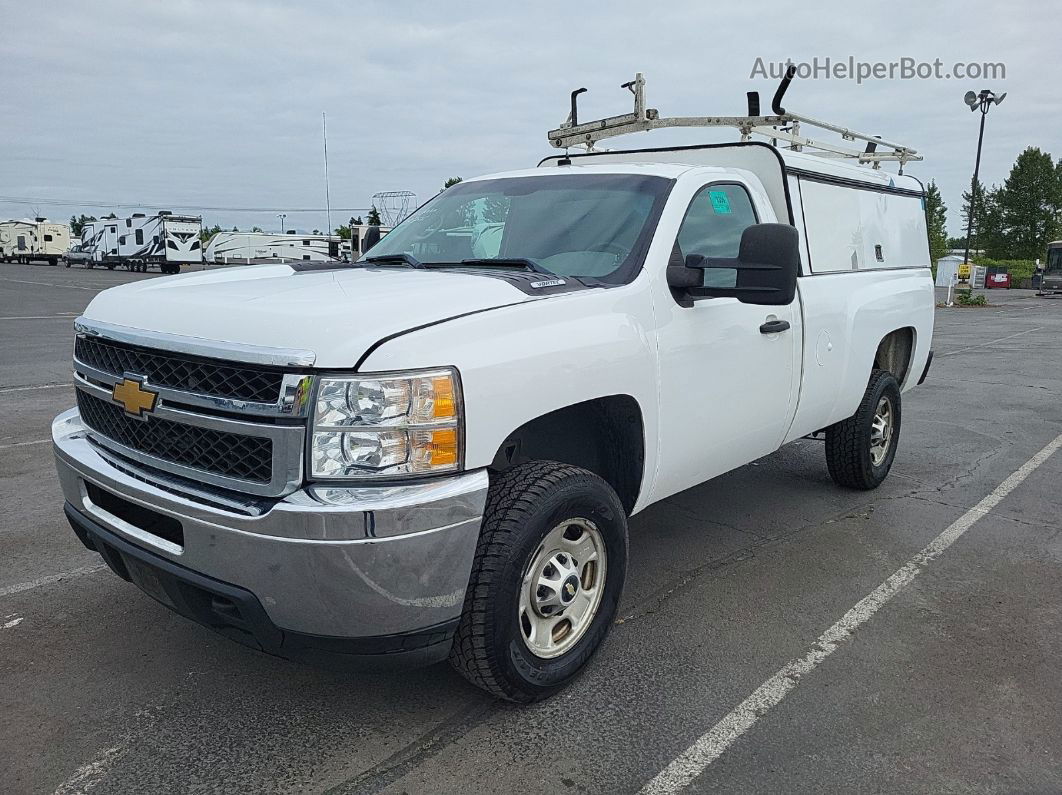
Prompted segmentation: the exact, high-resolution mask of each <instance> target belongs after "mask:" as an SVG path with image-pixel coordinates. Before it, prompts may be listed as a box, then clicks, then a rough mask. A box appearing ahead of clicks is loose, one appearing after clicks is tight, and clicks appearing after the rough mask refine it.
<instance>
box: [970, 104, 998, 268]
mask: <svg viewBox="0 0 1062 795" xmlns="http://www.w3.org/2000/svg"><path fill="white" fill-rule="evenodd" d="M1006 96H1007V92H1006V91H1004V92H1003V93H1002V94H1000V95H999V96H996V95H995V94H993V93H992V92H991V91H989V90H988V89H987V88H985V89H983V90H982V91H981V93H980V94H975V93H974V92H973V91H967V92H966V96H965V97H963V102H965V103H966V104H967V105H968V106H969V107H970V111H971V112H972V111H975V110H980V111H981V129H980V131H979V132H978V133H977V160H976V161H975V162H974V173H973V183H972V184H971V185H970V212H969V217H968V218H967V219H966V253H965V254H963V256H962V264H963V265H969V264H970V238H971V237H972V235H973V221H974V215H975V214H976V212H977V194H978V193H980V190H979V189H980V185H981V183H980V182H978V176H977V175H978V174H979V173H980V171H981V142H982V141H983V140H984V137H985V116H987V115H988V109H989V108H990V107H992V105H998V104H999V103H1001V102H1002V101H1003V100H1004V98H1005V97H1006Z"/></svg>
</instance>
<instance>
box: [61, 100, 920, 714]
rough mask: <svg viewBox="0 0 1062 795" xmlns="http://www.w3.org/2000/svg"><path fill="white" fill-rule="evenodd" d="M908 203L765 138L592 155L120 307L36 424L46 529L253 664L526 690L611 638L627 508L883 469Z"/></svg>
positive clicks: (889, 438)
mask: <svg viewBox="0 0 1062 795" xmlns="http://www.w3.org/2000/svg"><path fill="white" fill-rule="evenodd" d="M636 112H641V113H643V114H645V111H644V108H643V109H641V110H638V109H637V108H636ZM651 113H652V114H655V111H653V112H651ZM573 117H574V113H573ZM764 118H766V119H767V121H766V122H763V121H762V119H764ZM777 118H782V119H783V121H784V119H785V117H782V116H775V117H757V118H754V119H753V123H756V124H764V123H767V124H770V123H772V121H771V119H777ZM606 121H607V120H606ZM643 121H645V122H646V123H648V122H659V119H658V118H657V117H655V116H651V117H650V116H645V118H644V119H643ZM773 123H779V124H780V123H781V122H773ZM562 129H568V130H573V129H574V130H575V131H578V129H580V126H579V125H577V124H575V122H574V119H572V120H570V121H569V123H568V125H567V127H566V128H562ZM552 135H553V134H552V133H551V141H554V142H555V143H556V141H557V140H560V139H559V138H557V139H554V138H553V137H552ZM869 149H870V148H869V147H868V151H869ZM889 151H892V152H893V153H894V154H895V153H896V152H899V154H900V157H901V163H902V162H903V161H904V160H906V159H917V158H913V157H911V155H912V154H913V152H911V151H908V150H902V149H898V148H894V149H891V150H889ZM855 159H856V160H859V159H861V158H855ZM883 159H885V160H887V159H888V158H883ZM873 162H875V163H877V162H879V161H877V160H874V161H873ZM922 193H923V192H922V187H921V185H920V183H918V182H917V181H916V180H915V179H913V178H910V177H902V176H898V175H896V174H887V173H883V171H882V170H879V169H876V168H873V167H871V166H869V165H857V164H853V163H851V162H845V161H844V160H843V159H837V158H833V159H829V158H823V157H819V156H817V155H814V154H810V153H808V152H806V151H805V152H798V151H789V150H785V151H781V150H780V149H778V148H776V147H774V146H771V145H768V144H766V143H754V142H740V143H734V144H728V145H713V146H702V147H689V148H682V149H657V150H640V151H625V152H601V153H598V152H595V151H592V150H591V151H589V152H588V153H586V154H582V155H574V154H573V155H571V156H558V157H554V158H550V159H547V160H546V161H544V162H543V163H542V164H541V166H540V167H538V168H534V169H529V170H523V171H514V172H510V173H504V174H495V175H491V176H486V177H481V178H478V179H470V180H467V181H465V182H463V183H460V184H458V185H456V186H454V187H452V188H450V189H448V190H446V191H445V192H443V193H442V194H441V195H439V196H438V197H437V198H435V199H433V200H432V201H430V202H429V203H428V204H426V205H425V206H423V207H422V208H420V209H419V210H418V211H417V212H416V213H414V214H413V215H412V216H411V217H410V218H408V219H407V220H406V221H404V222H403V223H402V224H401V225H399V226H398V227H397V228H395V230H394V231H392V232H391V233H390V234H389V235H387V237H386V238H384V239H383V240H382V241H381V242H380V243H379V244H378V245H377V246H376V247H375V248H373V249H372V250H371V251H370V252H368V254H367V255H366V256H364V257H362V258H361V259H360V260H359V261H358V262H356V263H352V264H344V263H335V262H329V263H296V264H292V265H287V264H285V265H263V266H254V267H243V268H229V269H225V270H220V271H213V272H209V273H206V272H204V273H194V274H186V275H181V276H174V277H172V278H161V279H155V280H150V281H141V282H137V283H133V284H127V285H123V286H120V287H115V288H112V289H110V290H107V291H105V292H103V293H101V294H99V295H98V296H97V297H96V298H95V299H94V300H93V301H92V302H91V304H90V305H89V306H88V308H87V309H86V310H85V312H84V315H83V317H80V318H79V319H78V320H77V321H76V342H75V348H74V373H75V376H74V377H75V380H76V396H77V407H76V408H74V409H71V410H70V411H67V412H65V413H63V414H61V415H60V416H59V417H57V418H56V420H55V423H54V426H53V437H54V443H55V452H56V458H57V464H58V472H59V479H60V481H61V483H62V487H63V491H64V494H65V498H66V508H65V510H66V515H67V517H68V518H69V520H70V522H71V524H72V526H73V528H74V530H75V531H76V533H77V535H78V536H79V537H80V539H81V540H82V541H83V542H84V543H85V545H87V546H88V547H89V548H90V549H95V550H97V551H98V552H99V553H100V554H101V555H102V556H103V558H104V559H105V560H106V561H107V563H108V564H109V565H110V566H111V568H112V569H113V570H114V571H115V572H116V573H117V574H118V575H120V576H121V577H123V578H125V579H127V580H132V581H133V582H134V583H136V584H137V585H139V586H140V587H141V588H142V589H143V590H145V591H147V592H148V593H149V594H151V595H152V596H154V597H155V598H157V599H158V600H160V601H162V602H163V603H165V604H166V605H168V606H169V607H171V608H173V609H175V610H176V611H178V612H179V613H182V614H184V615H185V616H187V617H189V618H191V619H193V620H195V621H198V622H200V623H202V624H204V625H206V626H208V627H211V628H213V629H215V630H217V631H219V632H222V633H224V634H226V635H228V636H230V637H232V638H233V639H236V640H238V641H240V642H243V643H245V644H248V645H250V646H252V647H254V648H257V649H261V650H264V651H266V652H269V653H272V654H276V655H280V656H284V657H288V658H294V659H302V660H315V661H324V662H331V663H342V662H355V663H358V664H369V665H371V664H374V663H375V664H378V665H383V666H387V667H390V666H392V665H393V664H395V663H397V662H404V663H419V664H426V663H431V662H435V661H441V660H445V659H447V658H449V659H450V661H451V662H452V663H453V664H454V666H455V667H456V668H457V669H458V670H459V671H460V672H461V673H462V674H464V675H465V676H466V677H468V678H469V679H470V680H471V681H472V682H474V683H475V684H477V685H479V686H481V687H483V688H485V689H486V690H488V691H490V692H491V693H494V694H496V695H497V696H499V697H501V698H506V699H510V700H514V701H532V700H535V699H539V698H543V697H545V696H548V695H550V694H552V693H554V692H555V691H557V690H558V689H560V688H561V687H563V686H564V685H566V684H567V683H568V682H569V681H570V680H571V679H572V678H573V677H574V676H575V675H576V673H577V672H578V671H579V670H580V669H582V668H583V666H584V665H585V664H586V662H587V661H588V659H589V658H590V657H591V656H592V654H593V653H594V652H595V650H596V649H597V647H598V646H599V644H600V643H601V642H602V640H603V639H604V637H605V636H606V635H607V634H608V631H609V629H610V626H611V624H612V623H613V620H614V616H615V613H616V609H617V605H618V603H619V601H620V598H621V595H622V590H623V583H624V577H625V574H626V569H627V562H628V561H627V557H628V552H627V521H628V517H630V516H631V515H633V514H636V513H638V512H639V511H641V510H642V509H644V508H645V507H646V506H648V505H650V504H652V503H654V502H656V501H658V500H662V499H665V498H667V497H668V496H670V495H672V494H675V493H676V492H679V491H681V490H683V489H686V488H689V487H690V486H693V485H695V484H697V483H700V482H702V481H704V480H707V479H709V478H713V477H715V476H717V475H720V474H722V473H724V472H727V471H728V470H731V469H734V468H735V467H739V466H742V465H743V464H746V463H748V462H750V461H753V460H755V459H757V458H760V457H761V456H764V455H767V454H769V453H771V452H772V451H774V450H777V449H778V448H779V447H780V446H782V445H784V444H786V443H787V442H790V441H792V440H794V439H799V438H801V437H804V436H807V435H810V434H814V433H824V434H825V452H826V465H827V467H828V469H829V472H830V474H831V475H832V476H833V478H834V480H835V481H836V482H837V483H839V484H840V485H842V486H844V487H849V488H856V489H870V488H874V487H876V486H877V485H879V484H880V483H881V482H882V480H883V479H884V478H885V477H886V475H887V474H888V472H889V468H890V466H891V465H892V461H893V457H894V456H895V454H896V449H897V445H898V443H899V433H900V420H901V408H902V403H901V395H902V393H904V392H906V391H907V390H909V389H911V388H913V387H914V386H915V385H916V384H918V383H920V382H921V380H922V379H924V378H925V375H926V372H927V370H928V367H929V362H930V342H931V338H932V333H933V312H934V297H933V282H932V279H931V276H930V271H929V250H928V242H927V235H926V224H925V217H924V213H923V204H922ZM647 532H651V529H647Z"/></svg>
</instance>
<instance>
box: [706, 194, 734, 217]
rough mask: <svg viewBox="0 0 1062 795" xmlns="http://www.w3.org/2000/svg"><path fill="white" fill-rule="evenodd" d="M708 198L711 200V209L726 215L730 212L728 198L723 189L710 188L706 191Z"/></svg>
mask: <svg viewBox="0 0 1062 795" xmlns="http://www.w3.org/2000/svg"><path fill="white" fill-rule="evenodd" d="M708 198H710V199H711V200H712V209H713V210H715V211H716V212H717V213H720V214H722V215H728V214H729V213H730V199H729V198H728V197H727V195H726V191H724V190H710V191H708Z"/></svg>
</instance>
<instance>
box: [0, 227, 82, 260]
mask: <svg viewBox="0 0 1062 795" xmlns="http://www.w3.org/2000/svg"><path fill="white" fill-rule="evenodd" d="M68 248H70V227H69V226H67V225H66V224H59V223H53V222H52V221H49V220H48V219H46V218H35V219H32V220H30V219H28V218H27V219H23V220H21V221H4V222H2V223H0V260H3V261H4V262H29V261H31V260H44V261H46V262H48V264H50V265H57V264H58V263H59V260H60V259H62V257H63V255H64V254H65V253H66V251H67V249H68Z"/></svg>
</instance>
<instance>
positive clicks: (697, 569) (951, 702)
mask: <svg viewBox="0 0 1062 795" xmlns="http://www.w3.org/2000/svg"><path fill="white" fill-rule="evenodd" d="M144 278H159V276H158V275H157V274H129V273H124V272H118V271H113V272H112V271H100V270H91V271H89V270H81V269H77V268H72V269H69V270H68V269H64V268H52V267H46V266H26V265H2V264H0V412H2V413H0V417H2V419H0V500H2V503H0V504H2V505H3V506H4V512H3V516H4V519H3V521H2V522H0V748H3V753H0V791H3V792H10V793H23V792H34V793H35V792H62V793H73V792H85V791H89V790H91V791H92V792H93V793H109V792H138V793H139V792H234V791H246V792H341V793H342V792H389V793H399V792H409V793H419V792H467V793H473V792H477V793H478V792H516V791H519V792H553V793H557V792H560V793H568V792H571V793H615V792H634V791H638V790H639V789H641V788H642V787H644V786H645V785H646V784H647V783H648V782H650V781H655V782H656V784H658V785H660V786H663V787H664V789H663V790H662V791H671V790H673V789H674V788H675V786H677V785H675V783H674V782H675V781H680V780H681V781H682V782H683V783H688V785H689V788H690V790H691V791H708V790H722V791H742V792H772V793H774V792H803V791H823V792H837V791H848V792H880V791H893V792H947V791H954V792H959V791H961V792H969V791H980V792H1013V791H1023V792H1058V791H1060V790H1062V761H1060V756H1062V687H1060V686H1059V681H1060V679H1062V663H1060V660H1062V451H1059V452H1057V453H1055V454H1046V453H1041V451H1044V450H1045V447H1048V446H1049V445H1051V444H1052V443H1055V444H1056V446H1057V442H1056V440H1057V438H1058V437H1059V435H1060V434H1062V412H1060V410H1059V403H1058V399H1059V395H1060V394H1062V351H1060V349H1059V346H1058V344H1057V342H1056V340H1058V339H1059V337H1060V335H1062V300H1058V299H1050V298H1047V299H1044V298H1036V297H1035V296H1033V295H1032V293H1030V292H1027V291H1016V290H1012V291H991V292H990V293H989V300H990V302H991V303H992V304H993V305H992V306H990V307H987V308H954V309H940V310H938V313H937V329H936V334H935V340H934V349H935V351H936V359H935V362H934V365H933V368H932V370H931V371H930V375H929V379H928V381H927V382H926V383H925V384H924V385H923V386H921V387H919V388H918V389H916V390H914V391H913V392H911V393H908V394H906V395H905V396H904V405H903V432H902V437H901V440H900V446H899V451H898V454H897V457H896V462H895V465H894V468H893V471H892V474H891V476H890V477H889V478H888V480H887V481H886V482H885V483H884V484H883V485H882V486H881V487H880V488H879V489H878V490H876V491H874V492H870V493H861V492H851V491H844V490H841V489H839V488H837V487H836V486H834V485H833V483H832V482H831V480H830V478H829V476H828V474H827V471H826V464H825V460H824V455H823V450H822V443H821V442H818V441H812V440H801V441H799V442H797V443H794V444H791V445H789V446H787V447H785V448H783V449H782V450H781V451H779V452H777V453H775V454H774V455H771V456H768V457H767V458H764V459H761V460H760V461H757V462H755V463H753V464H750V465H749V466H746V467H743V468H741V469H739V470H736V471H734V472H732V473H730V474H727V475H725V476H723V477H720V478H717V479H715V480H713V481H710V482H708V483H705V484H702V485H700V486H698V487H696V488H693V489H690V490H688V491H686V492H684V493H682V494H679V495H677V496H675V497H673V498H671V499H668V500H666V501H664V502H662V503H659V504H657V505H654V506H652V507H650V508H649V509H648V510H646V511H644V512H643V513H641V514H639V515H638V516H636V517H634V519H632V521H631V553H630V573H629V577H628V582H627V587H626V591H625V596H624V600H623V604H622V606H621V611H620V616H621V617H620V619H619V620H618V622H617V626H616V627H615V628H614V630H613V632H612V635H611V637H610V639H609V640H608V641H607V642H606V644H605V646H604V647H603V649H602V650H601V653H600V654H599V655H598V656H597V658H596V659H595V661H594V662H593V663H592V664H591V666H590V667H589V669H588V670H587V672H586V673H585V674H584V675H583V676H582V677H581V678H580V679H579V680H578V681H576V682H575V683H574V684H573V686H572V687H570V688H569V689H568V690H566V691H565V692H564V693H562V694H561V695H559V696H558V697H556V698H554V699H552V700H550V701H547V702H544V703H541V704H537V705H533V706H530V707H517V706H512V705H507V704H500V703H497V702H494V701H492V700H491V699H490V698H489V697H488V696H486V695H485V694H483V693H481V692H480V691H478V690H476V689H475V688H473V687H472V686H470V685H468V684H467V683H466V682H465V681H464V680H463V679H461V678H460V677H459V676H458V675H457V674H455V673H453V672H452V671H451V670H450V669H449V668H448V667H447V666H445V665H440V666H435V667H433V668H429V669H424V670H420V671H413V672H396V673H388V674H373V675H369V674H357V675H353V674H338V673H333V672H325V671H320V670H316V669H313V668H309V667H306V666H302V665H298V664H295V663H290V662H286V661H283V660H277V659H273V658H270V657H267V656H265V655H262V654H259V653H256V652H254V651H251V650H249V649H246V648H244V647H241V646H238V645H236V644H234V643H232V642H230V641H227V640H225V639H224V638H221V637H219V636H216V635H214V634H213V633H211V632H210V631H209V630H206V629H204V628H202V627H199V626H197V625H195V624H192V623H190V622H188V621H186V620H185V619H182V618H180V617H178V616H176V615H174V614H172V613H170V612H169V611H167V610H166V608H164V607H162V606H161V605H159V604H158V603H156V602H154V601H152V600H151V599H150V598H148V597H147V596H145V595H143V594H142V593H140V592H139V591H138V590H137V589H136V588H135V587H133V586H132V585H129V584H127V583H125V582H123V581H121V580H120V579H118V578H117V577H115V576H114V575H113V574H112V573H110V572H109V571H108V570H106V569H104V568H103V566H102V563H101V561H100V558H99V556H98V555H96V554H95V553H92V552H89V551H87V550H86V549H84V547H82V546H81V544H80V542H78V541H77V539H76V538H75V537H74V535H73V533H72V532H71V530H70V528H69V526H68V525H67V524H66V522H65V520H64V518H63V516H62V499H61V495H60V491H59V488H58V485H57V483H56V480H55V473H54V468H53V464H52V456H51V449H50V444H49V443H48V434H49V423H50V421H51V418H52V417H53V416H54V415H55V414H57V413H59V412H60V411H62V410H64V409H66V408H68V407H69V406H70V405H72V403H73V394H72V387H71V386H70V365H69V360H70V354H71V348H72V319H73V317H74V316H76V315H77V314H78V313H79V312H80V311H81V310H82V309H83V308H84V307H85V305H86V304H87V303H88V301H89V300H90V299H91V298H92V296H93V295H94V294H95V293H96V292H97V291H99V290H101V289H104V288H106V287H109V286H112V285H114V284H120V283H124V282H127V281H130V280H138V279H144ZM1038 453H1041V454H1040V456H1039V457H1037V454H1038ZM1030 462H1031V463H1030ZM1012 473H1018V474H1017V475H1015V476H1014V477H1011V476H1012ZM1008 478H1009V480H1008ZM1001 484H1002V487H1001ZM986 497H990V498H991V499H989V500H987V501H985V498H986ZM956 527H958V530H955V528H956ZM942 534H944V536H945V538H946V540H947V541H948V544H949V545H947V546H946V548H942V549H939V550H938V547H939V546H940V544H941V543H942V542H940V541H939V539H940V538H941V537H942ZM933 544H937V545H938V546H937V547H933ZM927 545H928V546H929V547H931V548H932V549H934V550H938V552H937V553H935V554H934V556H932V557H931V558H928V559H926V558H924V557H919V555H923V553H924V550H925V549H927ZM912 561H916V562H919V565H917V566H916V567H915V568H916V569H917V570H916V571H915V572H914V574H913V575H911V578H910V579H909V580H907V581H905V582H903V584H902V587H898V588H896V589H895V590H894V591H892V592H890V596H889V598H888V599H887V600H885V601H881V600H880V599H879V600H878V601H874V599H873V598H872V599H871V600H870V602H867V597H868V595H873V594H875V593H879V591H878V589H880V588H881V587H882V586H883V585H887V584H888V583H889V582H893V584H894V585H895V584H896V583H897V582H899V581H894V580H890V578H891V577H893V575H894V573H897V572H902V571H904V570H905V569H904V567H905V566H909V565H911V562H912ZM909 573H910V572H909ZM875 598H876V597H875ZM868 604H869V605H870V606H871V607H872V608H873V611H872V612H870V613H868V612H867V610H868V608H867V605H868ZM861 606H862V607H861ZM853 611H855V612H854V613H853ZM861 611H862V612H861ZM850 615H855V616H856V617H857V619H849V618H847V617H848V616H850ZM838 622H841V625H842V628H843V627H847V628H848V629H847V630H845V632H847V634H844V633H842V634H841V636H838V637H840V640H839V641H837V642H836V643H834V644H833V645H832V646H831V647H830V648H829V650H828V652H827V653H826V654H825V656H824V655H823V654H822V650H823V649H825V648H826V647H825V646H823V641H822V636H823V635H824V633H827V631H828V630H832V628H834V627H836V626H837V625H838ZM846 622H847V623H846ZM831 637H832V636H831ZM827 645H829V644H828V643H827ZM809 655H811V658H813V659H814V660H815V662H814V664H813V665H810V667H805V668H801V669H800V670H799V671H797V673H792V671H793V670H796V669H789V668H786V666H787V665H790V664H791V663H793V662H794V661H798V662H799V661H801V660H804V659H809ZM780 671H781V672H788V673H783V676H782V677H781V679H772V677H775V676H776V674H777V673H778V672H780ZM772 682H774V684H773V685H772V684H771V683H772ZM779 687H781V690H779V689H778V688H779ZM772 688H773V689H772ZM762 693H767V695H768V697H767V698H766V700H763V699H761V698H760V695H759V694H762ZM779 693H782V697H780V698H777V695H778V694H779ZM771 694H774V695H771ZM750 697H753V698H752V699H751V701H750ZM750 705H751V706H750ZM735 716H737V717H736V718H735ZM735 720H738V721H739V722H740V721H743V723H740V728H741V731H738V732H733V731H731V729H732V727H733V726H735V725H738V724H735V723H734V721H735ZM720 727H722V728H720ZM713 732H714V733H713ZM691 748H692V749H694V751H693V752H691V751H690V749H691ZM697 749H701V750H704V749H709V751H710V753H708V754H707V756H711V754H712V753H716V752H718V753H716V755H715V757H714V758H711V759H709V760H708V761H707V762H706V761H705V760H706V758H707V757H706V755H705V754H701V755H700V756H698V754H697V753H696V751H697ZM712 749H714V750H712ZM691 753H692V755H691ZM684 754H686V756H683V755H684ZM676 759H680V761H681V760H686V761H689V762H690V765H687V766H684V765H685V763H684V762H683V763H681V764H677V763H676V762H675V760H676ZM691 760H692V761H691ZM676 765H677V766H676ZM676 770H678V771H679V772H680V773H682V775H681V776H679V777H678V778H674V777H669V776H671V773H670V772H668V771H676ZM662 771H664V774H662ZM665 774H666V775H665ZM662 775H663V778H662V779H661V778H660V776H662ZM669 787H670V788H671V789H670V790H669V789H668V788H669Z"/></svg>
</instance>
